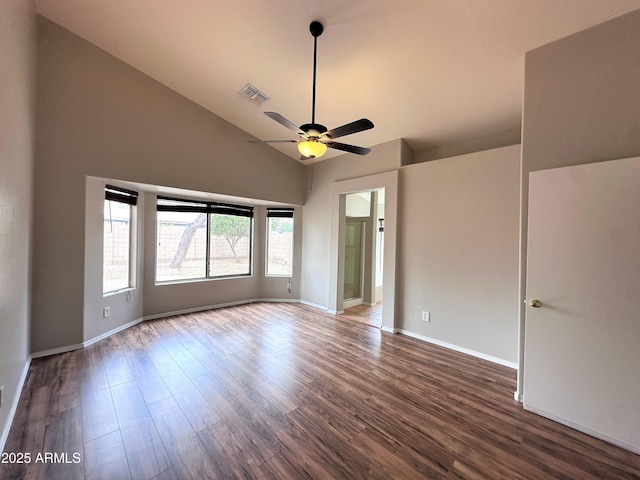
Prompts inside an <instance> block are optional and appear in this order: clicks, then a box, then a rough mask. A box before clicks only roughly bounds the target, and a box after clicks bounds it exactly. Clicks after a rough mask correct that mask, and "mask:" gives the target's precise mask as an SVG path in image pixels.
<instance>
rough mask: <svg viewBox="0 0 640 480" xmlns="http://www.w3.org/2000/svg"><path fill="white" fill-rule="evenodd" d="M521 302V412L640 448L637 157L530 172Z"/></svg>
mask: <svg viewBox="0 0 640 480" xmlns="http://www.w3.org/2000/svg"><path fill="white" fill-rule="evenodd" d="M533 299H537V300H539V301H540V306H539V307H537V308H536V307H533V306H531V304H530V302H531V301H532V300H533ZM527 302H528V303H529V305H528V306H527V315H526V322H525V325H526V326H525V358H524V405H525V408H526V409H528V410H531V411H534V412H536V413H539V414H541V415H544V416H547V417H550V418H552V419H554V420H557V421H560V422H562V423H565V424H568V425H571V426H573V427H574V428H577V429H578V430H582V431H585V432H587V433H591V434H593V435H595V436H598V437H600V438H603V439H605V440H608V441H611V442H612V443H615V444H617V445H620V446H623V447H625V448H627V449H630V450H632V451H635V452H640V158H633V159H625V160H616V161H611V162H602V163H595V164H588V165H579V166H572V167H566V168H558V169H552V170H545V171H539V172H532V173H531V174H530V177H529V238H528V253H527Z"/></svg>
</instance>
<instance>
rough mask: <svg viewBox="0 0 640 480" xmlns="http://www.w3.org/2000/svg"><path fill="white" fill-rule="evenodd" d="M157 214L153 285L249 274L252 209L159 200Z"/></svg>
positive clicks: (218, 204)
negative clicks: (154, 280)
mask: <svg viewBox="0 0 640 480" xmlns="http://www.w3.org/2000/svg"><path fill="white" fill-rule="evenodd" d="M157 211H158V212H157V213H158V215H157V222H158V223H157V248H156V281H157V282H171V281H184V280H195V279H205V278H223V277H238V276H249V275H251V238H252V233H253V207H247V206H242V205H229V204H224V203H216V202H191V201H185V200H178V199H173V198H166V197H158V204H157ZM207 232H208V233H207Z"/></svg>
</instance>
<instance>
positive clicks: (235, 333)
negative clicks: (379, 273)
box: [0, 303, 640, 480]
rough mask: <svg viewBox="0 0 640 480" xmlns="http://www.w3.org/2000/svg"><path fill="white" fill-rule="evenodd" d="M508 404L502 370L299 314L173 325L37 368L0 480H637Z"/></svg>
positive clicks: (599, 446)
mask: <svg viewBox="0 0 640 480" xmlns="http://www.w3.org/2000/svg"><path fill="white" fill-rule="evenodd" d="M514 388H515V372H514V371H513V370H511V369H509V368H506V367H501V366H498V365H494V364H491V363H488V362H485V361H482V360H478V359H475V358H473V357H469V356H466V355H463V354H459V353H455V352H452V351H449V350H446V349H443V348H440V347H437V346H433V345H430V344H427V343H424V342H421V341H418V340H415V339H412V338H409V337H406V336H402V335H391V334H388V333H385V332H381V331H380V330H379V329H376V328H372V327H370V326H367V325H362V324H359V323H356V322H352V321H348V320H345V319H341V318H340V317H336V316H332V315H328V314H326V313H323V312H320V311H318V310H316V309H313V308H311V307H307V306H304V305H300V304H268V303H256V304H251V305H244V306H238V307H232V308H224V309H219V310H213V311H209V312H202V313H195V314H189V315H183V316H176V317H171V318H167V319H163V320H156V321H149V322H144V323H141V324H139V325H136V326H134V327H132V328H130V329H128V330H126V331H124V332H120V333H119V334H116V335H114V336H112V337H109V338H108V339H105V340H103V341H101V342H99V343H96V344H94V345H92V346H90V347H88V348H86V349H83V350H77V351H74V352H69V353H65V354H61V355H56V356H52V357H48V358H43V359H37V360H34V361H33V362H32V365H31V368H30V371H29V375H28V378H27V381H26V384H25V387H24V390H23V393H22V397H21V400H20V405H19V408H18V411H17V414H16V418H15V421H14V423H13V426H12V429H11V432H10V435H9V439H8V442H7V445H6V448H5V452H10V453H29V454H30V456H31V462H30V463H23V464H15V463H14V464H0V478H1V479H3V480H4V479H28V480H35V479H46V480H57V479H82V478H87V479H116V480H123V479H133V480H142V479H156V480H161V479H162V480H168V479H198V480H202V479H218V478H220V479H235V478H243V479H249V478H255V479H287V480H288V479H305V478H306V479H309V478H314V479H419V478H427V479H483V480H485V479H494V478H495V479H536V480H537V479H547V478H562V479H580V480H588V479H632V478H634V479H640V457H639V456H637V455H634V454H632V453H630V452H627V451H624V450H622V449H619V448H616V447H614V446H611V445H608V444H606V443H604V442H602V441H600V440H597V439H594V438H592V437H589V436H587V435H584V434H581V433H579V432H576V431H574V430H571V429H569V428H566V427H563V426H561V425H559V424H556V423H554V422H551V421H548V420H546V419H543V418H541V417H538V416H536V415H534V414H531V413H528V412H525V411H523V410H522V408H521V406H520V405H519V404H518V403H517V402H515V401H514V400H513V391H514ZM46 454H48V455H49V461H46ZM53 455H56V456H55V457H54V456H53ZM37 459H40V461H36V460H37ZM76 461H77V462H76Z"/></svg>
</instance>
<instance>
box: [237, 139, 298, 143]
mask: <svg viewBox="0 0 640 480" xmlns="http://www.w3.org/2000/svg"><path fill="white" fill-rule="evenodd" d="M247 143H298V140H247Z"/></svg>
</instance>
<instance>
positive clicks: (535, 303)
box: [529, 298, 542, 308]
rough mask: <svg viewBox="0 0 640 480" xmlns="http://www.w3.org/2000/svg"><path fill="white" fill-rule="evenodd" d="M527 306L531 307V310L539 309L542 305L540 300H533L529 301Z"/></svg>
mask: <svg viewBox="0 0 640 480" xmlns="http://www.w3.org/2000/svg"><path fill="white" fill-rule="evenodd" d="M529 305H531V306H532V307H533V308H540V307H541V306H542V303H540V300H538V299H535V298H534V299H532V300H530V301H529Z"/></svg>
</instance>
